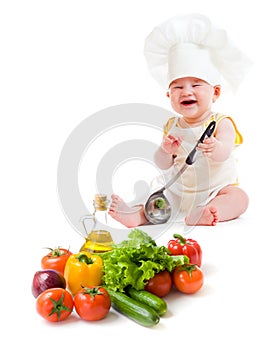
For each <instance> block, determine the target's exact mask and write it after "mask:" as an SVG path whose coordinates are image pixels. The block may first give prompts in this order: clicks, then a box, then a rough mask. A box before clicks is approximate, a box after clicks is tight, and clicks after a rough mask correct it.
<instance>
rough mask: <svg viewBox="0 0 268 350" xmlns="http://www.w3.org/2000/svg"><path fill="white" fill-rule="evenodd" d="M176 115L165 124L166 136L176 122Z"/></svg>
mask: <svg viewBox="0 0 268 350" xmlns="http://www.w3.org/2000/svg"><path fill="white" fill-rule="evenodd" d="M174 120H175V117H172V118H169V119H168V121H167V122H166V124H165V126H164V136H167V135H168V133H169V130H170V129H171V127H172V125H173V123H174Z"/></svg>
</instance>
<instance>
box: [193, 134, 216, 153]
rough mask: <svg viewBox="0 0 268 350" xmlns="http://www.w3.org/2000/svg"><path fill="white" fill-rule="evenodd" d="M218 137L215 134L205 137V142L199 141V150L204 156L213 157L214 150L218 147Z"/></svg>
mask: <svg viewBox="0 0 268 350" xmlns="http://www.w3.org/2000/svg"><path fill="white" fill-rule="evenodd" d="M217 143H218V141H217V139H216V138H215V137H213V136H211V137H207V138H205V140H204V141H203V143H199V145H198V147H197V150H198V151H201V152H202V153H203V154H204V156H206V157H209V158H211V156H212V154H213V152H214V150H215V149H216V147H217Z"/></svg>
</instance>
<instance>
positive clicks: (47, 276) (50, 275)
mask: <svg viewBox="0 0 268 350" xmlns="http://www.w3.org/2000/svg"><path fill="white" fill-rule="evenodd" d="M50 288H64V289H65V288H66V281H65V278H64V276H63V275H62V274H61V273H59V272H58V271H56V270H41V271H37V272H36V273H35V274H34V278H33V282H32V293H33V296H34V297H35V298H37V297H38V295H39V294H41V293H42V292H43V291H44V290H46V289H50Z"/></svg>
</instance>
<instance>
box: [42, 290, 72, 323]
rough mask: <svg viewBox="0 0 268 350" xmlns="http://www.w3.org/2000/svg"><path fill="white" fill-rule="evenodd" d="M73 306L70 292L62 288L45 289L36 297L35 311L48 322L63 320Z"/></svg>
mask: <svg viewBox="0 0 268 350" xmlns="http://www.w3.org/2000/svg"><path fill="white" fill-rule="evenodd" d="M73 306H74V302H73V297H72V295H71V293H70V292H68V291H67V290H65V289H63V288H51V289H47V290H45V291H44V292H42V293H41V294H39V296H38V297H37V299H36V311H37V312H38V313H39V315H40V316H42V317H43V318H44V319H45V320H47V321H50V322H58V321H63V320H65V319H66V318H67V317H68V316H70V314H71V313H72V311H73Z"/></svg>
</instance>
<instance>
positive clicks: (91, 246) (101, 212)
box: [80, 194, 114, 253]
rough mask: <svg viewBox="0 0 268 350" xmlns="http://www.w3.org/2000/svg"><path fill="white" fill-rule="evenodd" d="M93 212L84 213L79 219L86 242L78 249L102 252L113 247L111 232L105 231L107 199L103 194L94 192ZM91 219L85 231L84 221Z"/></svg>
mask: <svg viewBox="0 0 268 350" xmlns="http://www.w3.org/2000/svg"><path fill="white" fill-rule="evenodd" d="M93 205H94V212H93V214H92V215H86V216H84V217H83V218H82V219H81V220H82V223H83V226H84V229H85V232H86V238H85V239H86V242H85V243H84V244H83V246H82V247H81V248H80V251H87V252H90V253H104V252H107V251H109V250H112V249H113V244H114V242H113V239H112V236H111V233H110V232H109V231H107V226H106V225H105V224H107V210H108V201H107V196H106V195H105V194H96V195H95V198H94V201H93ZM87 220H91V221H92V224H91V226H92V227H91V229H90V232H89V234H88V233H87V228H86V221H87Z"/></svg>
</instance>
